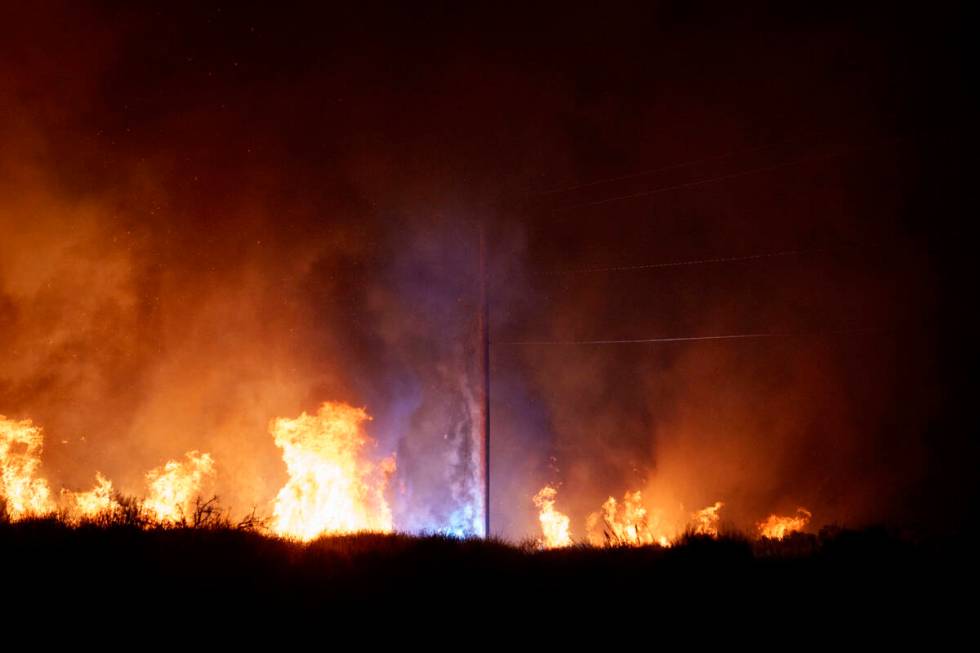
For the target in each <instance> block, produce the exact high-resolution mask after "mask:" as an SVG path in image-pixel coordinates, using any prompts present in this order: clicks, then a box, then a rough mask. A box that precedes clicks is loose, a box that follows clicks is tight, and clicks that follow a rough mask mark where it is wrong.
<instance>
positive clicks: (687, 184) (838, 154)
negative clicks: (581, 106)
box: [554, 139, 900, 212]
mask: <svg viewBox="0 0 980 653" xmlns="http://www.w3.org/2000/svg"><path fill="white" fill-rule="evenodd" d="M898 140H900V139H894V140H892V141H886V142H885V143H876V144H869V145H860V146H849V147H848V148H847V149H845V150H843V151H839V152H828V153H825V154H822V155H814V156H804V157H800V158H798V159H792V160H790V161H782V162H780V163H774V164H771V165H767V166H759V167H756V168H748V169H746V170H738V171H736V172H730V173H727V174H724V175H718V176H716V177H707V178H704V179H695V180H694V181H688V182H684V183H680V184H671V185H669V186H660V187H658V188H651V189H648V190H642V191H638V192H635V193H628V194H626V195H617V196H615V197H607V198H604V199H600V200H593V201H590V202H580V203H578V204H569V205H567V206H562V207H558V208H556V209H554V210H555V211H556V212H564V211H571V210H573V209H577V208H582V207H586V206H599V205H601V204H609V203H610V202H620V201H623V200H629V199H634V198H637V197H646V196H649V195H657V194H659V193H666V192H669V191H672V190H684V189H687V188H695V187H697V186H702V185H705V184H712V183H715V182H718V181H726V180H728V179H737V178H739V177H745V176H748V175H754V174H759V173H762V172H770V171H772V170H778V169H780V168H787V167H790V166H794V165H799V164H802V163H809V162H811V161H823V160H826V159H834V158H838V157H842V156H845V155H847V154H852V153H854V152H857V151H860V150H866V149H871V148H873V147H878V146H881V145H886V144H891V143H894V142H896V141H898Z"/></svg>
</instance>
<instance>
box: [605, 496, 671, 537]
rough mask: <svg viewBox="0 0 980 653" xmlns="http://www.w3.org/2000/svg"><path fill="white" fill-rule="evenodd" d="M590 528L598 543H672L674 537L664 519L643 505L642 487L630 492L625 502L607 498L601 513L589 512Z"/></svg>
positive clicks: (624, 497)
mask: <svg viewBox="0 0 980 653" xmlns="http://www.w3.org/2000/svg"><path fill="white" fill-rule="evenodd" d="M586 530H587V532H588V538H589V542H590V543H591V544H593V545H594V546H607V545H622V544H626V545H629V546H643V545H645V544H659V545H660V546H670V538H669V537H668V535H667V533H666V532H665V531H664V530H663V528H662V526H661V524H660V520H659V519H657V518H656V517H655V516H651V515H650V514H649V513H648V511H647V509H646V508H645V507H644V506H643V494H642V493H641V492H639V491H636V492H627V493H626V494H625V495H624V496H623V503H622V504H619V503H617V502H616V499H614V498H613V497H609V498H608V499H606V502H605V503H603V504H602V511H601V513H600V512H594V513H592V514H591V515H589V517H588V519H587V520H586Z"/></svg>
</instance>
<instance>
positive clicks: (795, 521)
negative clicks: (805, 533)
mask: <svg viewBox="0 0 980 653" xmlns="http://www.w3.org/2000/svg"><path fill="white" fill-rule="evenodd" d="M812 516H813V514H812V513H811V512H810V511H809V510H807V509H806V508H797V509H796V517H780V516H778V515H769V517H767V518H766V519H765V520H764V521H761V522H759V523H758V524H756V526H757V527H758V529H759V536H760V537H768V538H769V539H772V540H781V539H783V538H784V537H786V536H787V535H789V534H790V533H797V532H800V531H802V530H803V529H804V528H806V525H807V523H809V521H810V518H811V517H812Z"/></svg>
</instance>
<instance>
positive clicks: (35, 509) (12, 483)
mask: <svg viewBox="0 0 980 653" xmlns="http://www.w3.org/2000/svg"><path fill="white" fill-rule="evenodd" d="M43 442H44V436H43V434H42V433H41V427H40V426H34V424H33V423H32V422H31V420H29V419H25V420H21V421H17V420H11V419H7V418H6V417H4V416H3V415H0V499H3V500H4V502H5V504H6V511H7V515H8V516H9V518H10V519H11V520H12V521H17V520H18V519H23V518H25V517H30V516H34V515H45V514H48V513H50V512H52V511H53V510H54V508H55V505H54V501H53V500H52V499H51V488H49V487H48V482H47V481H46V480H45V479H43V478H36V474H37V470H38V467H40V465H41V449H42V444H43Z"/></svg>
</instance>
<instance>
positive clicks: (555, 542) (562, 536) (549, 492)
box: [533, 485, 572, 549]
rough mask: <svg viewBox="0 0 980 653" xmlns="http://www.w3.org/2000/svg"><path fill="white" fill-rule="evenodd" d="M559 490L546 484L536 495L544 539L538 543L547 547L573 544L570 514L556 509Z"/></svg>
mask: <svg viewBox="0 0 980 653" xmlns="http://www.w3.org/2000/svg"><path fill="white" fill-rule="evenodd" d="M557 496H558V490H557V489H555V488H553V487H551V486H550V485H546V486H544V487H543V488H541V491H540V492H538V493H537V494H535V495H534V499H533V500H534V505H535V506H536V507H537V508H538V520H540V522H541V532H542V534H543V535H544V538H543V539H539V540H538V543H539V544H540V545H541V546H542V547H544V548H546V549H558V548H561V547H565V546H571V545H572V538H571V537H570V536H569V534H568V516H567V515H565V514H562V513H560V512H558V511H557V510H555V497H557Z"/></svg>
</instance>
